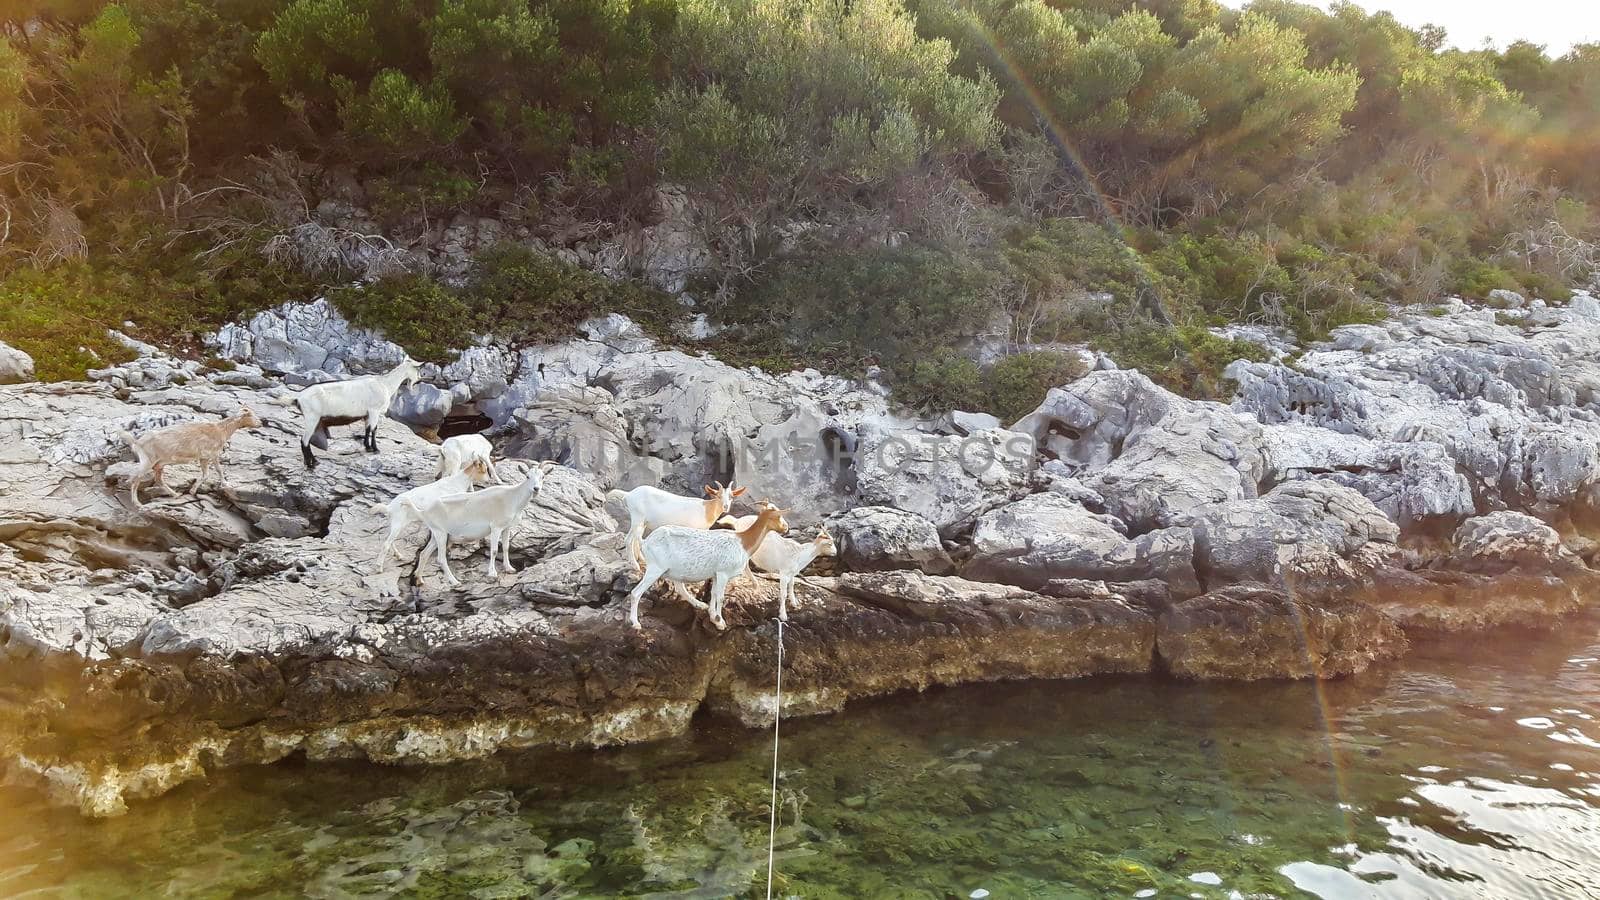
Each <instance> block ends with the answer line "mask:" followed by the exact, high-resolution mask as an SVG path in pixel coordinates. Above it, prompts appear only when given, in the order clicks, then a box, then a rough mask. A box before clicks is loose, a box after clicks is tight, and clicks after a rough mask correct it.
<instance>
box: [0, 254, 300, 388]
mask: <svg viewBox="0 0 1600 900" xmlns="http://www.w3.org/2000/svg"><path fill="white" fill-rule="evenodd" d="M185 249H189V248H185ZM316 287H317V286H316V285H315V284H314V283H313V282H312V281H311V280H310V279H307V278H305V277H304V276H302V275H300V274H298V273H295V272H291V271H288V270H286V269H282V268H279V267H276V266H272V265H269V264H267V263H265V262H264V261H263V260H262V259H261V258H260V257H259V256H258V255H257V254H255V253H254V252H253V251H250V250H244V249H240V250H232V251H227V252H224V253H220V254H215V255H213V256H211V257H209V258H208V259H207V260H206V264H205V265H204V266H201V265H199V264H197V263H196V261H195V259H194V257H193V256H191V255H190V254H188V253H183V252H176V253H171V252H162V251H160V250H159V249H154V250H152V252H148V253H144V254H138V255H130V256H125V257H122V258H119V259H116V260H111V261H108V262H106V263H104V264H100V265H97V266H88V265H82V264H74V265H60V266H55V267H52V268H48V269H36V268H32V267H23V268H18V269H16V270H14V271H12V272H10V273H8V274H5V275H3V276H0V339H3V340H5V341H6V342H7V343H10V344H13V345H15V346H17V347H20V348H21V349H22V350H24V351H26V352H27V353H29V354H30V355H32V356H33V358H34V362H35V363H36V364H37V367H38V373H39V377H40V378H41V379H44V380H54V379H75V378H82V377H83V376H84V371H85V370H86V369H89V368H96V367H100V366H104V365H109V364H110V363H112V362H119V361H123V360H126V359H128V358H129V357H130V355H131V354H130V353H129V351H128V349H127V348H126V347H124V346H123V345H122V344H121V343H120V342H118V341H116V340H115V339H114V338H112V337H111V336H110V335H109V334H108V332H109V330H111V329H116V330H118V331H124V332H131V333H132V334H133V335H134V336H135V337H138V338H140V339H142V340H146V341H154V342H159V343H161V344H163V345H165V346H168V347H173V348H175V349H179V350H183V349H188V350H196V349H198V347H199V346H200V338H201V336H202V335H203V334H205V333H206V332H208V331H211V330H214V329H216V328H217V327H218V326H220V325H222V324H223V323H225V322H229V321H232V320H234V319H236V318H238V317H239V316H241V315H245V314H248V313H251V312H255V311H257V310H261V309H264V308H266V307H269V306H272V305H274V304H277V303H282V302H283V301H284V300H286V299H291V298H295V299H297V298H301V297H305V296H308V295H309V294H311V293H312V292H313V291H314V290H316ZM130 321H131V322H133V323H134V324H133V326H132V327H131V328H130V327H129V326H127V325H126V324H125V323H126V322H130Z"/></svg>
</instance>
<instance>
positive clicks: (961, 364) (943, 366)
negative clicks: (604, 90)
mask: <svg viewBox="0 0 1600 900" xmlns="http://www.w3.org/2000/svg"><path fill="white" fill-rule="evenodd" d="M982 380H983V379H982V375H981V374H980V373H979V371H978V364H977V363H975V362H973V361H972V360H970V359H968V358H966V357H965V356H962V355H960V354H959V353H957V352H955V351H954V350H948V349H946V350H940V351H937V352H935V353H933V354H930V355H928V356H924V357H919V358H916V359H911V360H907V361H905V362H903V363H901V364H900V365H899V366H898V367H897V368H896V370H895V379H894V399H895V401H896V402H898V403H900V404H902V405H904V406H907V407H909V408H911V409H917V410H922V411H925V412H944V411H946V410H951V409H978V408H981V407H982V405H983V398H984V390H983V384H982Z"/></svg>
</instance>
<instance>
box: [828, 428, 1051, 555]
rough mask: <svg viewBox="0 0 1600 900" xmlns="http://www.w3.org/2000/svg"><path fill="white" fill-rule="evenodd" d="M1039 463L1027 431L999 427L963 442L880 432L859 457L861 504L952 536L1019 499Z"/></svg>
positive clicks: (866, 441)
mask: <svg viewBox="0 0 1600 900" xmlns="http://www.w3.org/2000/svg"><path fill="white" fill-rule="evenodd" d="M1033 464H1034V452H1033V442H1032V440H1031V439H1029V437H1028V436H1027V435H1026V434H1019V433H1017V432H1014V431H1004V430H1001V429H994V430H992V431H980V432H978V433H976V434H972V435H967V436H965V437H962V436H955V435H934V434H921V433H917V432H908V431H904V430H900V429H878V430H873V431H872V432H871V433H869V434H868V435H867V436H866V437H865V438H864V439H863V441H862V443H861V448H860V452H859V453H858V454H857V455H856V459H855V475H856V484H857V492H858V497H859V501H860V502H861V503H862V504H864V505H869V506H893V507H895V508H897V509H903V510H906V511H908V512H913V513H916V514H917V515H919V516H922V517H923V518H925V519H927V520H928V521H930V522H932V523H933V524H934V526H935V527H936V528H938V529H939V532H940V534H943V535H949V534H951V533H953V532H955V531H958V530H960V529H961V528H963V527H965V526H967V525H969V524H971V523H972V522H974V521H975V520H976V519H977V517H978V516H981V515H983V514H984V513H985V512H988V511H989V510H991V509H994V508H996V507H998V506H1002V505H1004V504H1005V503H1007V502H1009V501H1011V500H1013V499H1016V498H1017V497H1020V496H1021V495H1023V494H1024V493H1026V492H1027V484H1028V481H1029V478H1030V476H1031V473H1032V470H1033Z"/></svg>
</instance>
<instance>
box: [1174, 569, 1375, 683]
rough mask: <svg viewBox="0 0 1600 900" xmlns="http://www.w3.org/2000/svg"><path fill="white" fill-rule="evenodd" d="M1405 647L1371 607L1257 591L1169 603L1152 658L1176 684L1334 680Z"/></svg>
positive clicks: (1231, 590) (1230, 590)
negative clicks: (1190, 681)
mask: <svg viewBox="0 0 1600 900" xmlns="http://www.w3.org/2000/svg"><path fill="white" fill-rule="evenodd" d="M1406 647H1407V643H1406V637H1405V633H1404V632H1402V631H1401V630H1400V627H1399V626H1398V625H1396V624H1395V623H1394V622H1393V621H1392V620H1390V619H1389V618H1388V617H1387V616H1385V615H1384V614H1383V613H1381V612H1379V611H1377V610H1375V609H1373V608H1372V607H1370V606H1366V605H1364V604H1361V603H1355V602H1349V601H1345V602H1338V601H1334V602H1328V603H1313V602H1310V601H1306V600H1301V599H1296V598H1293V597H1291V596H1289V595H1288V594H1286V593H1284V592H1282V591H1278V590H1274V589H1271V588H1266V587H1259V586H1255V585H1235V586H1233V587H1227V588H1223V589H1221V590H1217V591H1212V592H1211V593H1209V594H1204V595H1202V596H1199V597H1194V598H1192V599H1189V600H1182V601H1178V602H1175V603H1172V604H1170V605H1168V606H1167V607H1166V608H1165V609H1163V610H1162V611H1161V614H1160V615H1159V616H1158V617H1157V619H1156V651H1157V653H1158V654H1159V655H1160V658H1161V661H1162V663H1163V664H1164V665H1165V666H1166V668H1167V670H1168V671H1169V672H1171V673H1172V674H1174V675H1177V676H1179V677H1182V678H1205V679H1215V678H1222V679H1230V680H1238V681H1255V680H1259V679H1263V678H1337V677H1340V676H1344V675H1353V674H1357V673H1359V672H1364V671H1366V670H1367V668H1368V667H1370V666H1371V665H1373V664H1374V663H1377V662H1381V661H1383V660H1388V659H1394V658H1396V657H1399V656H1400V655H1401V654H1402V653H1404V652H1405V650H1406Z"/></svg>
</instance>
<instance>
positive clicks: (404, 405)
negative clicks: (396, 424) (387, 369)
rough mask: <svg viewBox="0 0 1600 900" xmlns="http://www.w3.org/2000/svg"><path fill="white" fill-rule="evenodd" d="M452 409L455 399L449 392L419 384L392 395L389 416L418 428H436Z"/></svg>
mask: <svg viewBox="0 0 1600 900" xmlns="http://www.w3.org/2000/svg"><path fill="white" fill-rule="evenodd" d="M454 408H455V398H454V397H452V396H450V394H449V392H447V391H441V390H439V389H438V388H436V387H434V386H433V385H431V384H425V383H419V384H414V385H412V386H411V387H409V388H404V389H402V390H401V391H400V392H399V393H397V394H395V395H394V400H392V401H391V402H390V403H389V416H390V418H394V419H399V420H400V421H402V422H405V423H406V424H408V425H415V426H417V427H419V428H437V427H438V426H439V425H440V424H441V423H442V422H444V420H445V417H447V416H449V415H450V410H452V409H454Z"/></svg>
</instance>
